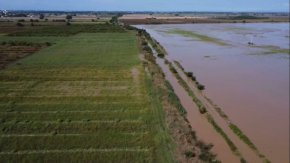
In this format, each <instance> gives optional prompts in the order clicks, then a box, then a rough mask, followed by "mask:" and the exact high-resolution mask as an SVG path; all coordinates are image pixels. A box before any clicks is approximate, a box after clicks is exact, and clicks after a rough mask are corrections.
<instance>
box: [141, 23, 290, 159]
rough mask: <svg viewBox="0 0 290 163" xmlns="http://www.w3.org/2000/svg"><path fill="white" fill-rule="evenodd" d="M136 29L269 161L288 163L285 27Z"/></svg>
mask: <svg viewBox="0 0 290 163" xmlns="http://www.w3.org/2000/svg"><path fill="white" fill-rule="evenodd" d="M138 27H139V28H144V29H146V30H147V31H148V32H149V33H150V34H151V35H152V36H153V37H154V38H155V39H156V40H157V41H158V42H160V43H161V45H163V46H164V48H165V49H166V51H167V52H168V58H169V59H171V60H176V61H179V62H180V63H181V64H182V66H183V67H184V68H185V70H186V71H191V72H193V73H194V75H195V76H196V77H197V79H198V81H199V82H200V83H202V84H203V85H205V87H206V90H205V91H204V93H205V94H206V96H207V97H208V98H210V99H211V100H212V101H214V103H215V104H217V105H218V106H219V107H220V108H222V110H223V111H224V112H225V114H227V115H228V116H229V118H230V120H231V121H233V122H234V123H235V124H237V125H238V126H239V127H240V128H241V129H242V130H243V132H244V133H245V134H246V135H247V136H248V137H249V138H250V139H251V140H252V141H253V142H254V144H255V145H256V146H257V147H258V149H259V150H260V151H261V152H262V153H263V154H265V155H266V156H267V158H269V160H270V161H272V162H277V163H283V162H285V163H286V162H289V158H288V155H289V24H288V23H279V24H271V23H263V24H190V25H189V24H187V25H140V26H138ZM249 43H250V45H249ZM249 161H250V160H249Z"/></svg>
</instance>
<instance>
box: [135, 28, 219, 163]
mask: <svg viewBox="0 0 290 163" xmlns="http://www.w3.org/2000/svg"><path fill="white" fill-rule="evenodd" d="M132 28H135V27H132ZM141 36H142V34H141ZM142 40H143V41H142V45H143V46H144V45H148V43H147V41H146V38H142ZM152 48H156V47H152ZM146 52H147V54H145V58H146V59H147V60H148V61H150V62H151V63H153V64H154V65H156V66H157V67H158V69H159V71H160V73H162V75H163V77H164V76H165V75H164V73H163V72H162V70H161V68H160V67H159V66H158V64H157V63H156V57H155V56H154V55H153V52H152V50H151V51H150V52H148V51H146ZM159 57H160V56H159ZM161 58H163V57H161ZM163 59H165V58H163ZM165 61H167V64H169V66H172V64H171V63H170V62H169V61H168V60H167V59H165ZM145 65H147V64H145ZM171 68H172V69H171V70H172V71H174V72H176V73H177V71H176V70H175V68H174V67H173V66H172V67H171ZM151 73H152V72H151ZM153 75H154V74H153ZM165 86H166V90H167V97H168V99H169V100H168V101H169V102H170V103H171V104H172V105H173V106H175V107H176V108H177V109H178V111H179V112H180V113H181V115H182V116H184V117H185V115H186V114H187V112H186V110H185V108H184V107H183V106H182V104H181V103H180V99H179V98H178V96H177V95H176V94H175V92H174V89H173V87H172V85H171V84H170V83H169V81H168V80H165ZM160 92H161V93H162V91H161V90H160ZM163 93H164V92H163ZM186 121H188V120H187V119H186ZM191 135H192V138H193V139H194V140H196V141H197V137H196V135H195V132H194V131H192V132H191ZM196 146H197V147H199V148H200V149H201V153H200V154H199V155H198V158H199V159H200V160H202V161H205V162H211V163H221V162H220V161H219V160H217V159H216V155H214V154H212V153H211V152H210V150H211V148H212V147H213V145H211V144H209V145H207V144H205V143H204V142H202V141H197V143H196ZM184 155H185V156H186V157H187V158H192V157H195V156H196V154H195V153H194V152H192V151H186V152H185V153H184Z"/></svg>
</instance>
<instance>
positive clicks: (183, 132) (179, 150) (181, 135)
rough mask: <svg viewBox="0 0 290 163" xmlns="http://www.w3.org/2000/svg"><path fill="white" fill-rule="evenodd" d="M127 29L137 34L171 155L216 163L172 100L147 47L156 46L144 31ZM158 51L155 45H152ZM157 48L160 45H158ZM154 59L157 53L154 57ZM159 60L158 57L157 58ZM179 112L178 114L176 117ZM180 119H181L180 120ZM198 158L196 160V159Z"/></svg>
mask: <svg viewBox="0 0 290 163" xmlns="http://www.w3.org/2000/svg"><path fill="white" fill-rule="evenodd" d="M129 29H133V30H137V31H138V33H139V36H140V42H141V43H142V44H141V45H142V46H141V47H140V49H143V53H144V54H145V56H144V58H145V60H146V61H145V62H144V63H143V64H144V65H145V69H147V70H148V72H149V73H150V74H151V76H152V77H151V80H152V81H153V83H154V85H155V87H157V89H158V91H157V92H159V93H157V94H158V95H159V98H160V99H161V101H162V107H163V110H164V111H165V114H166V115H167V116H166V118H165V119H166V122H167V125H168V127H169V128H168V130H169V132H170V133H171V136H172V139H173V141H174V142H175V145H176V146H175V155H176V158H178V159H177V161H178V162H197V161H204V162H213V163H218V162H220V161H218V160H216V159H215V157H216V156H215V155H214V154H212V153H211V151H210V150H211V148H212V145H211V144H209V145H207V144H205V143H204V142H202V141H200V140H199V139H198V138H197V137H196V135H195V132H194V131H193V130H192V128H191V126H190V124H189V121H188V120H187V119H186V116H185V115H186V110H185V108H183V106H182V105H181V103H180V100H179V98H178V97H177V96H176V94H175V92H174V89H173V87H172V86H171V85H170V83H169V82H168V81H167V80H165V75H164V74H163V72H162V69H161V68H160V67H159V65H158V64H157V63H156V57H155V56H154V55H153V51H152V50H151V48H150V47H151V46H150V45H149V44H152V43H153V44H158V43H157V42H156V41H155V40H154V39H152V38H151V36H150V35H149V34H148V33H146V31H144V30H138V29H136V28H132V27H130V28H129ZM152 46H153V47H158V45H152ZM159 46H160V45H159ZM157 55H158V53H157ZM159 57H161V58H163V57H162V56H159ZM178 112H179V113H178ZM180 115H181V116H180ZM196 156H198V157H196Z"/></svg>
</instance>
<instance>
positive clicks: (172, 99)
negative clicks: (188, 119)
mask: <svg viewBox="0 0 290 163" xmlns="http://www.w3.org/2000/svg"><path fill="white" fill-rule="evenodd" d="M165 86H166V88H167V90H168V99H169V102H170V103H171V104H172V105H173V106H175V107H176V108H177V109H178V111H179V112H180V114H181V115H182V116H185V115H186V110H185V109H184V107H183V106H182V105H181V103H180V99H179V98H178V96H177V95H176V94H175V92H174V90H173V87H172V86H171V84H170V83H169V81H167V80H166V81H165Z"/></svg>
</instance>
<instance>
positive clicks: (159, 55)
mask: <svg viewBox="0 0 290 163" xmlns="http://www.w3.org/2000/svg"><path fill="white" fill-rule="evenodd" d="M157 56H158V57H160V58H164V56H165V55H164V54H163V53H158V54H157Z"/></svg>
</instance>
